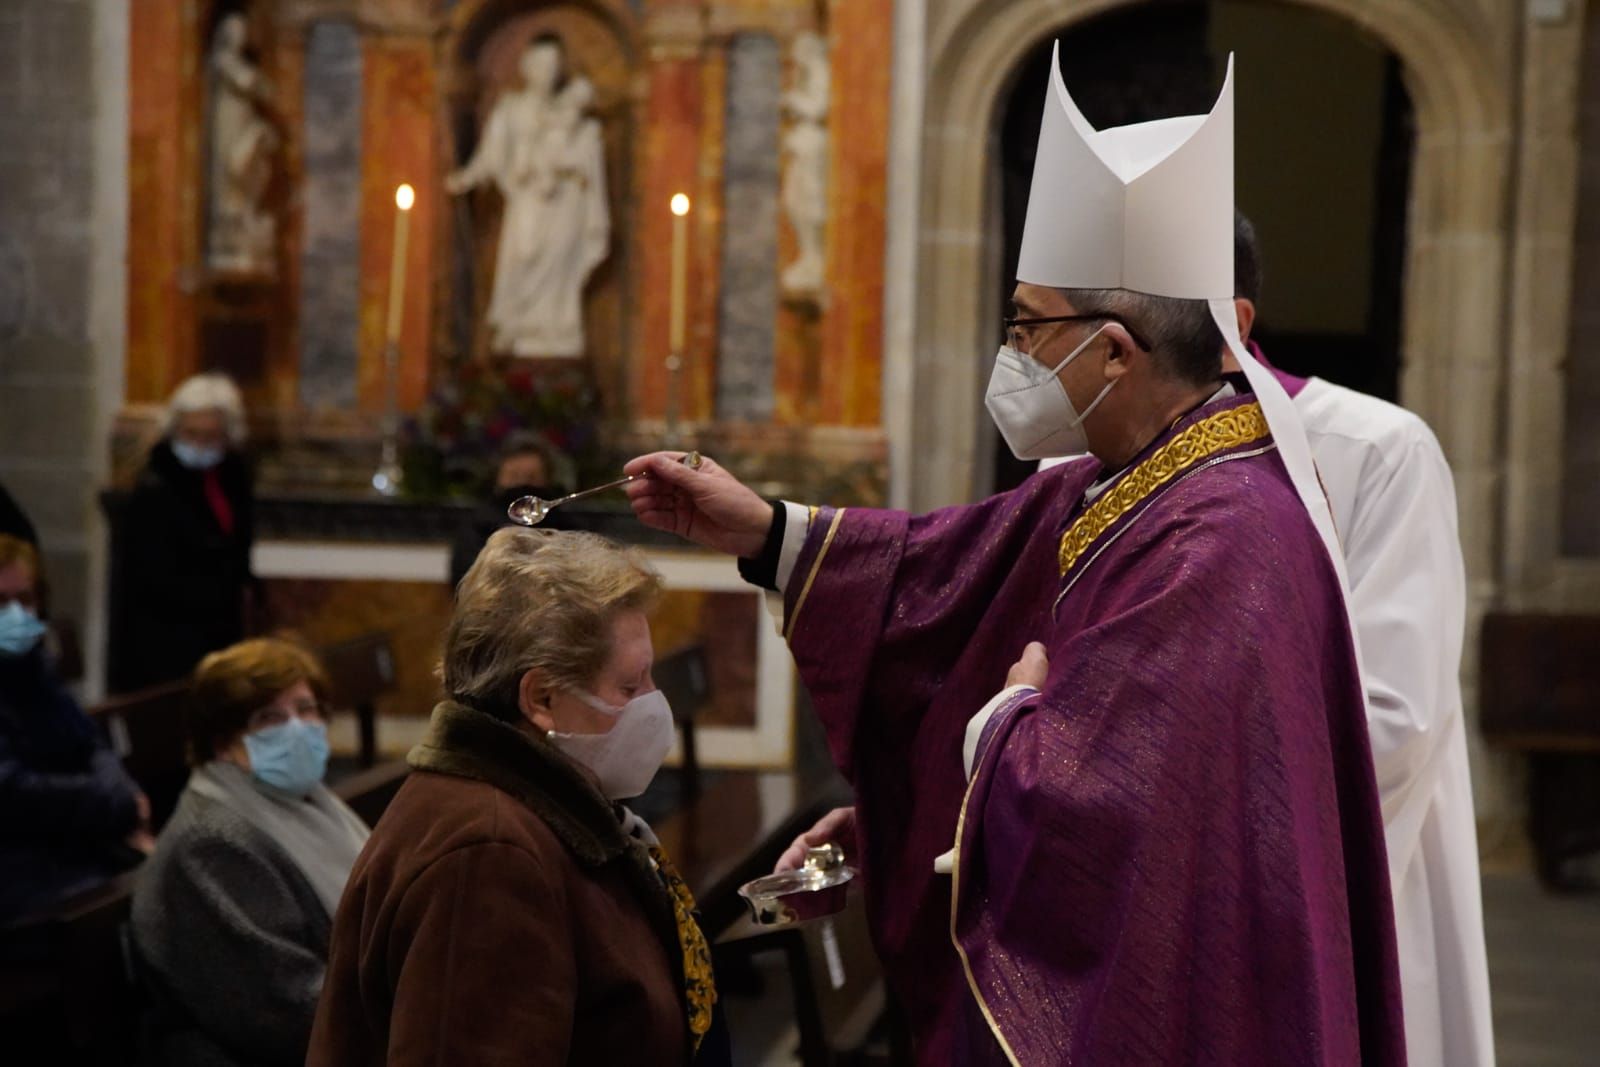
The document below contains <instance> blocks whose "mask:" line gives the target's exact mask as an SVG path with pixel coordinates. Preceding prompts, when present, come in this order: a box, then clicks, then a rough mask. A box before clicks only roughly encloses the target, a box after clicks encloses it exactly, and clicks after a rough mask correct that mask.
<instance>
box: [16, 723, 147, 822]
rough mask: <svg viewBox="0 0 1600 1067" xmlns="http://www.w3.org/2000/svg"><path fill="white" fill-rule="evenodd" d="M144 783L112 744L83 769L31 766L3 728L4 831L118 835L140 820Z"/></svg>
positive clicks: (95, 753)
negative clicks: (140, 785)
mask: <svg viewBox="0 0 1600 1067" xmlns="http://www.w3.org/2000/svg"><path fill="white" fill-rule="evenodd" d="M137 792H138V787H137V786H135V785H134V784H133V782H132V780H130V779H129V778H128V775H127V772H126V771H124V770H123V769H122V762H121V761H120V760H118V759H117V757H116V755H115V753H113V752H112V751H111V750H110V749H106V748H97V749H96V750H95V752H94V755H93V756H92V757H91V758H90V761H89V766H87V767H85V768H84V769H83V770H82V771H80V772H76V773H72V772H67V773H60V772H52V771H41V770H38V769H36V768H34V767H30V766H28V764H27V762H26V761H25V760H24V759H23V757H22V755H21V754H20V753H18V752H17V751H16V749H15V748H14V747H13V746H12V744H11V743H10V741H9V740H8V739H7V737H6V736H5V734H4V733H3V732H0V830H4V832H5V833H7V834H14V835H17V836H20V837H30V838H47V839H61V840H63V841H65V840H70V839H73V838H94V839H105V838H115V837H119V836H121V835H123V834H126V833H128V832H129V831H131V830H133V829H134V827H135V826H137V825H138V823H139V811H138V806H137V804H138V802H137V800H136V799H135V797H136V795H137Z"/></svg>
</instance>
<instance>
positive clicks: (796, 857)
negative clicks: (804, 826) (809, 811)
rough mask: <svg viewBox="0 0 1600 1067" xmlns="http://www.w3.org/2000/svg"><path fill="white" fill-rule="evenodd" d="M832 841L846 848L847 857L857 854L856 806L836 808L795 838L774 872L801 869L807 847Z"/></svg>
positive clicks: (779, 858) (779, 859)
mask: <svg viewBox="0 0 1600 1067" xmlns="http://www.w3.org/2000/svg"><path fill="white" fill-rule="evenodd" d="M830 841H832V842H833V843H834V844H836V845H838V846H839V847H840V848H842V849H844V854H845V858H846V859H850V858H852V857H853V856H854V855H855V851H856V809H855V808H834V809H833V810H832V811H830V812H828V814H826V815H824V816H823V817H822V818H821V819H818V820H817V825H815V826H813V827H812V828H811V829H809V830H807V831H806V832H805V833H803V834H801V835H800V836H799V837H797V838H795V839H794V844H792V845H790V846H789V847H788V848H787V849H786V850H785V851H784V853H783V855H782V856H779V857H778V865H777V866H776V867H774V868H773V869H772V870H773V872H774V873H777V872H780V871H794V870H799V869H800V868H801V867H803V866H805V862H806V850H807V849H812V848H819V847H821V846H822V845H826V844H827V843H828V842H830Z"/></svg>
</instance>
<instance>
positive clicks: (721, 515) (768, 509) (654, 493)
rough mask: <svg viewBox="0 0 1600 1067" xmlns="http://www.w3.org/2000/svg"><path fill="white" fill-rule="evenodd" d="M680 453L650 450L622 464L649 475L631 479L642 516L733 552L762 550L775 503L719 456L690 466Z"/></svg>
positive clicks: (744, 553)
mask: <svg viewBox="0 0 1600 1067" xmlns="http://www.w3.org/2000/svg"><path fill="white" fill-rule="evenodd" d="M682 458H683V453H682V452H652V453H651V454H649V455H648V456H640V457H638V458H637V459H633V460H630V461H629V462H628V465H627V466H625V467H623V468H622V470H623V473H624V474H648V475H649V476H648V477H645V478H640V479H638V480H637V481H633V482H629V483H628V485H627V493H628V503H629V504H632V505H633V513H634V514H635V515H636V516H638V518H639V521H640V522H642V523H644V524H645V525H646V526H653V527H654V528H656V529H657V530H665V531H667V532H668V533H674V534H677V535H678V536H679V537H682V538H683V539H684V540H686V541H693V542H694V543H695V544H697V545H701V546H703V547H705V548H710V549H715V550H716V551H718V552H726V553H728V554H729V555H731V556H743V557H750V556H755V555H759V554H760V552H761V546H762V545H764V544H765V543H766V540H767V527H768V526H770V525H771V524H772V505H771V504H768V503H767V502H766V501H765V500H762V499H761V498H760V497H759V496H757V495H756V494H755V492H754V491H752V490H751V489H749V488H748V487H747V486H745V484H744V483H743V482H741V481H739V479H737V478H735V477H734V476H733V475H731V474H729V473H728V472H727V471H725V470H723V469H722V468H721V467H719V466H718V465H717V464H716V462H715V461H713V460H711V459H706V458H702V459H701V461H700V467H699V469H698V470H691V469H689V468H688V467H685V466H684V465H683V464H682V463H681V462H679V461H680V460H681V459H682Z"/></svg>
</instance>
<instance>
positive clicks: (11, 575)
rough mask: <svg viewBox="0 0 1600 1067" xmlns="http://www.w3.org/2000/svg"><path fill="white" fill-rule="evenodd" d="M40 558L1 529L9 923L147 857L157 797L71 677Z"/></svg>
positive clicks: (5, 911)
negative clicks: (51, 625) (75, 693)
mask: <svg viewBox="0 0 1600 1067" xmlns="http://www.w3.org/2000/svg"><path fill="white" fill-rule="evenodd" d="M38 607H39V556H38V553H37V552H36V551H35V550H34V547H33V546H32V545H30V544H28V543H27V542H26V541H23V540H21V539H20V538H16V537H12V536H10V535H9V534H0V872H4V873H3V874H0V924H4V923H5V922H7V921H10V920H12V919H16V918H18V917H20V916H22V915H24V914H26V913H28V912H30V911H37V910H39V909H41V908H44V907H46V906H48V905H49V904H51V903H53V902H55V901H57V900H59V899H60V898H62V897H64V896H67V895H69V894H71V893H73V892H76V891H77V890H81V889H87V888H89V887H90V886H93V885H95V884H97V883H99V882H102V881H104V880H105V879H107V878H109V877H111V876H112V875H114V874H116V873H118V872H119V871H123V870H126V869H127V868H129V867H131V866H133V865H134V864H135V863H136V862H138V860H140V859H142V858H143V856H142V853H143V852H144V851H148V849H149V847H150V840H149V833H148V831H147V830H146V829H145V824H146V821H147V820H148V818H149V815H150V808H149V803H148V802H147V801H146V800H145V798H144V794H142V793H140V792H139V788H138V786H136V785H134V784H133V780H132V779H131V778H129V777H128V774H127V772H126V771H124V770H123V768H122V761H121V760H120V759H118V758H117V754H116V753H115V752H112V751H111V749H110V747H109V746H108V745H107V744H106V742H105V740H104V738H103V737H102V736H101V735H100V733H99V731H97V730H96V729H95V727H94V724H93V723H91V722H90V721H89V718H88V716H86V715H85V714H84V713H83V709H82V708H80V707H79V706H78V702H77V701H76V700H74V699H73V697H72V694H71V693H70V692H68V691H67V687H66V685H65V684H63V683H62V681H61V676H60V675H59V674H58V673H57V672H56V669H55V664H54V662H53V661H52V659H51V657H50V654H49V652H48V651H47V650H46V648H45V647H44V633H45V625H44V623H43V622H41V621H40V620H39V614H38Z"/></svg>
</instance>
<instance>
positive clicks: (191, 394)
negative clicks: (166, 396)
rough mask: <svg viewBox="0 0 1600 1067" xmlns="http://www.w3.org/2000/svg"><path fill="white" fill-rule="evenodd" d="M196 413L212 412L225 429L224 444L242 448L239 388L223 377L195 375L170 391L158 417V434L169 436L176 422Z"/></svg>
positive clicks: (242, 428) (242, 402) (242, 425)
mask: <svg viewBox="0 0 1600 1067" xmlns="http://www.w3.org/2000/svg"><path fill="white" fill-rule="evenodd" d="M196 411H215V412H217V413H219V414H220V415H221V416H222V419H223V422H224V423H226V424H227V427H228V441H229V442H230V443H231V444H233V445H235V446H237V445H242V444H244V439H245V436H246V429H245V421H244V400H243V399H242V398H241V397H240V396H239V387H238V386H236V385H234V384H233V379H232V378H229V377H228V376H227V375H226V374H196V375H194V376H193V377H191V378H189V379H187V380H186V381H184V383H183V384H182V385H180V386H178V388H177V389H175V390H173V392H172V398H171V399H170V400H168V401H167V410H166V413H165V415H164V416H163V417H162V422H161V430H162V432H163V433H165V434H166V435H167V436H168V437H170V436H172V431H173V429H174V428H175V427H176V426H177V424H178V419H179V418H181V417H182V416H184V415H190V414H193V413H194V412H196Z"/></svg>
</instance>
